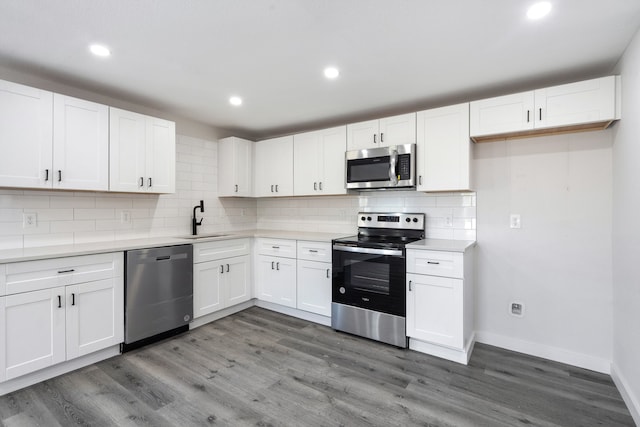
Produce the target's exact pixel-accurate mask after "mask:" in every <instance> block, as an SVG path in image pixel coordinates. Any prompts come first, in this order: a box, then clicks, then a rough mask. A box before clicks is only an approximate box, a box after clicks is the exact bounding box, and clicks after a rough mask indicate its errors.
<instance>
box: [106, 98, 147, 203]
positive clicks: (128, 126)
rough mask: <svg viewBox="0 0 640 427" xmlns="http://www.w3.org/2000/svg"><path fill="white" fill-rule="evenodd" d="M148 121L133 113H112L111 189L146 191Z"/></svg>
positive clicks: (113, 109)
mask: <svg viewBox="0 0 640 427" xmlns="http://www.w3.org/2000/svg"><path fill="white" fill-rule="evenodd" d="M146 126H147V125H146V118H145V116H144V115H142V114H138V113H134V112H132V111H125V110H120V109H118V108H110V109H109V189H110V190H111V191H125V192H129V193H139V192H144V191H146V190H145V168H146V161H147V159H146V157H147V147H146V132H147V130H146Z"/></svg>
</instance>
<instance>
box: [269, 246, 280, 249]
mask: <svg viewBox="0 0 640 427" xmlns="http://www.w3.org/2000/svg"><path fill="white" fill-rule="evenodd" d="M271 249H280V246H271Z"/></svg>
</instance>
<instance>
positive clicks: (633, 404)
mask: <svg viewBox="0 0 640 427" xmlns="http://www.w3.org/2000/svg"><path fill="white" fill-rule="evenodd" d="M611 378H613V382H614V383H615V385H616V387H618V391H619V392H620V394H621V395H622V399H623V400H624V403H626V404H627V408H629V412H631V417H632V418H633V421H634V422H635V423H636V425H637V426H640V399H638V396H636V395H635V394H634V393H633V390H632V389H631V387H630V386H629V382H628V381H627V380H626V379H625V377H624V376H622V372H620V369H619V368H618V367H617V366H616V364H615V363H612V364H611Z"/></svg>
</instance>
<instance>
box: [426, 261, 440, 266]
mask: <svg viewBox="0 0 640 427" xmlns="http://www.w3.org/2000/svg"><path fill="white" fill-rule="evenodd" d="M427 264H434V265H439V264H440V263H439V262H437V261H427Z"/></svg>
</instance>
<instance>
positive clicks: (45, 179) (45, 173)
mask: <svg viewBox="0 0 640 427" xmlns="http://www.w3.org/2000/svg"><path fill="white" fill-rule="evenodd" d="M47 181H49V169H45V170H44V182H47Z"/></svg>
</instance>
